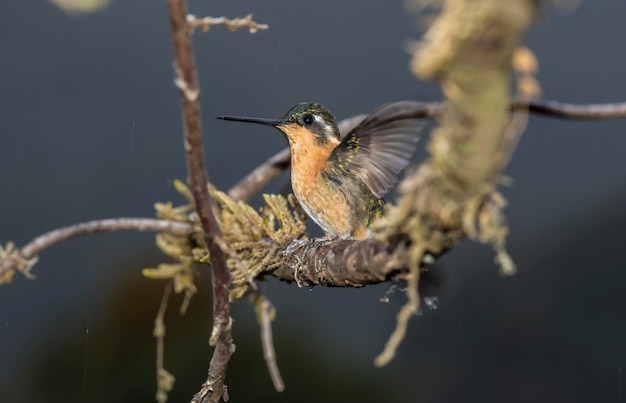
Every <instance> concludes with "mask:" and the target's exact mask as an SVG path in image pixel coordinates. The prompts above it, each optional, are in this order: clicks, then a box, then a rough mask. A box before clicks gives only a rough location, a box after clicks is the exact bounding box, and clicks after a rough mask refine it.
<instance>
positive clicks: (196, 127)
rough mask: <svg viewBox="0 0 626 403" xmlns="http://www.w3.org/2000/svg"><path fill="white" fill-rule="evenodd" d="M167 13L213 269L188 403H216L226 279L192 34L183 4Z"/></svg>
mask: <svg viewBox="0 0 626 403" xmlns="http://www.w3.org/2000/svg"><path fill="white" fill-rule="evenodd" d="M167 6H168V14H169V18H170V28H171V32H172V45H173V48H174V65H175V69H176V76H177V77H176V81H175V83H176V85H177V86H178V88H179V89H180V95H181V103H182V115H183V126H184V132H185V133H184V134H185V152H186V160H187V174H188V182H189V187H190V189H191V192H192V194H193V197H194V200H195V204H196V206H195V207H196V212H197V213H198V217H199V218H200V223H201V224H202V228H203V229H204V241H205V243H206V245H207V248H208V250H209V255H210V262H211V267H212V269H213V281H212V283H213V330H212V331H211V338H210V342H211V345H214V346H215V350H214V351H213V357H212V358H211V364H210V365H209V371H208V376H207V380H206V381H205V382H204V384H203V385H202V388H201V390H200V392H198V393H197V394H196V395H195V396H194V397H193V399H192V401H193V402H204V401H211V402H219V400H220V399H222V398H223V399H224V400H228V392H227V388H226V385H225V384H224V379H225V377H226V368H227V366H228V362H229V360H230V357H231V355H232V354H233V352H234V351H235V345H234V344H233V342H232V336H231V326H232V319H231V317H230V304H229V299H228V296H229V290H230V284H231V276H230V271H229V269H228V266H227V265H226V257H225V255H224V252H223V251H222V249H221V248H220V247H219V245H218V244H217V243H216V242H215V241H214V239H215V238H216V237H220V236H221V232H220V228H219V225H218V223H217V220H216V219H215V215H214V214H213V210H212V208H211V205H212V203H213V200H212V198H211V195H210V194H209V189H208V182H209V180H208V179H209V178H208V173H207V171H206V167H205V164H204V153H203V145H202V124H201V118H200V102H199V97H200V89H199V85H198V77H197V72H196V66H195V59H194V54H193V49H192V44H191V33H192V30H191V29H189V28H190V27H189V24H188V22H187V5H186V3H185V1H184V0H168V1H167Z"/></svg>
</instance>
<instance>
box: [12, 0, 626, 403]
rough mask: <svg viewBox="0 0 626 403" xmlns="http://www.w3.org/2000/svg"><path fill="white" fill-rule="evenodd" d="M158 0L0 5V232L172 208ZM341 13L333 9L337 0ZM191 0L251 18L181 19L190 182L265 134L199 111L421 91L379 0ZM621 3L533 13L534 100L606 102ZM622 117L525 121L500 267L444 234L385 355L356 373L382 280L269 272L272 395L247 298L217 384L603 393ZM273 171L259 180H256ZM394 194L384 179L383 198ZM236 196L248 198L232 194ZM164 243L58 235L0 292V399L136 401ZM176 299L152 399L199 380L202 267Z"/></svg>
mask: <svg viewBox="0 0 626 403" xmlns="http://www.w3.org/2000/svg"><path fill="white" fill-rule="evenodd" d="M164 3H165V2H163V1H161V2H154V1H114V2H113V3H112V4H111V5H110V6H109V7H107V8H105V9H104V10H102V11H101V12H99V13H95V14H91V15H86V16H82V17H79V16H69V15H67V14H65V13H63V12H62V11H60V10H59V9H57V8H56V7H54V6H53V5H51V4H50V3H48V2H46V1H41V0H38V1H20V2H8V1H5V2H2V3H1V4H0V55H2V56H1V62H0V189H1V191H0V243H3V244H4V243H6V242H7V241H9V240H12V241H14V242H16V243H17V244H18V245H23V244H24V243H26V242H28V241H29V240H31V239H32V238H33V237H34V236H36V235H39V234H41V233H43V232H45V231H48V230H50V229H53V228H56V227H59V226H65V225H69V224H73V223H77V222H80V221H86V220H90V219H96V218H109V217H118V216H138V217H150V216H153V204H154V203H155V202H156V201H167V200H171V201H174V202H176V203H180V202H182V199H181V197H180V196H179V195H178V194H177V193H176V192H175V191H174V190H173V187H172V181H173V180H174V179H184V178H185V176H186V173H185V163H184V155H183V147H182V137H181V120H180V110H179V97H178V93H177V90H176V88H175V87H174V85H173V84H172V82H173V77H174V75H173V69H172V51H171V43H170V37H169V25H168V19H167V16H166V11H165V4H164ZM357 4H358V6H357V8H355V5H357ZM190 12H192V13H194V14H196V15H198V16H204V15H212V16H221V15H225V16H228V17H236V16H244V15H246V14H248V13H250V12H252V13H254V18H255V20H256V21H258V22H261V23H267V24H269V25H270V29H269V30H268V31H262V32H259V33H258V34H256V35H250V34H248V33H247V32H246V31H239V32H236V33H231V32H229V31H228V30H227V29H225V28H224V27H214V28H212V29H211V30H210V31H209V32H208V33H207V34H202V33H200V32H197V33H196V35H195V36H194V41H195V45H196V47H195V50H196V56H197V63H198V69H199V75H200V80H201V82H202V91H203V93H202V95H203V99H202V108H203V113H204V116H205V120H204V133H205V141H206V157H207V160H208V168H209V172H210V177H211V180H212V182H213V183H214V184H215V185H216V186H217V187H218V188H220V189H228V188H229V187H230V186H231V185H233V184H234V183H235V182H236V181H237V180H238V179H239V178H241V177H242V176H243V175H245V174H246V173H247V172H249V171H250V170H251V169H252V168H254V167H255V166H256V165H257V164H259V163H260V162H262V161H264V160H265V159H266V158H268V157H269V156H270V155H272V154H273V153H274V152H276V151H277V150H279V149H281V148H282V147H284V146H285V145H286V141H285V139H284V138H283V136H281V135H280V134H279V133H278V132H277V131H274V130H271V129H269V128H267V127H253V126H248V125H243V124H241V125H238V124H232V123H230V124H229V123H227V122H220V121H216V120H214V119H211V117H213V116H218V115H223V114H233V115H250V116H262V117H278V116H281V115H282V114H283V113H284V112H285V111H286V110H287V109H289V108H290V107H291V106H292V105H293V104H295V103H297V102H301V101H318V102H322V103H324V104H325V105H326V106H328V107H329V108H330V109H331V110H332V111H333V112H334V113H335V114H336V115H337V116H338V117H339V118H343V117H348V116H351V115H354V114H358V113H363V112H367V111H370V110H372V109H373V108H375V107H377V106H379V105H381V104H383V103H386V102H389V101H393V100H397V99H402V98H413V99H419V100H424V101H433V100H439V99H441V95H440V92H439V90H438V88H437V86H436V85H434V84H433V83H424V82H420V81H418V80H416V79H415V78H414V77H413V76H412V75H411V74H410V72H409V71H408V68H407V65H408V61H409V56H408V55H407V54H406V52H405V51H404V46H405V44H406V43H407V41H408V40H410V39H417V38H419V35H420V31H419V30H418V29H416V28H417V27H416V24H415V19H414V17H412V16H410V15H408V14H406V13H405V11H404V9H403V4H402V2H400V1H396V2H388V1H361V2H358V3H355V2H335V1H318V2H292V1H288V0H268V1H265V2H262V3H260V2H256V1H237V2H227V1H211V2H209V1H200V0H194V1H191V2H190ZM624 15H626V2H623V1H615V0H595V1H583V2H581V4H580V6H579V7H578V9H577V10H576V11H575V12H566V11H563V10H560V11H559V10H556V9H553V8H548V9H547V10H546V12H545V13H544V14H543V15H542V16H541V17H540V18H539V20H538V22H537V23H536V25H535V27H534V28H533V29H532V31H531V32H530V33H529V35H528V38H527V41H526V43H527V45H528V46H529V47H530V48H531V49H532V50H533V51H534V52H536V54H537V56H538V58H539V61H540V69H541V71H540V73H539V79H540V81H541V84H542V86H543V89H544V97H545V98H546V99H552V100H559V101H563V102H573V103H594V102H595V103H598V102H617V101H626V76H625V74H624V72H625V71H626V51H625V50H624V44H623V41H624V38H626V25H625V24H624V23H623V19H624ZM624 150H626V121H624V120H623V121H606V122H574V121H565V120H558V119H548V118H544V117H538V116H533V117H532V118H531V121H530V126H529V128H528V130H527V131H526V133H525V134H524V136H523V137H522V139H521V142H520V144H519V147H518V149H517V153H516V154H515V156H514V158H513V160H512V161H511V163H510V165H509V167H508V168H507V171H506V173H507V174H508V175H510V176H511V177H512V178H513V184H512V186H510V187H507V188H503V189H502V191H503V193H504V195H505V196H506V197H507V199H508V200H509V207H508V208H507V209H506V212H507V215H508V218H509V224H510V228H511V234H510V236H509V241H508V248H509V252H510V254H511V255H512V257H513V258H514V260H515V261H516V263H517V266H518V269H519V272H518V274H517V275H516V276H513V277H509V278H502V277H500V276H499V275H498V269H497V267H496V266H495V264H494V263H493V257H494V255H493V252H492V251H491V250H490V249H489V248H488V247H486V246H484V245H480V244H477V243H474V242H471V241H466V242H464V243H463V244H462V245H460V246H459V247H458V248H456V249H454V250H453V251H452V252H450V253H449V254H447V255H446V256H445V257H443V258H442V259H440V260H439V261H438V262H437V264H436V267H435V270H436V271H437V272H438V273H439V274H441V275H442V276H443V277H445V279H446V281H445V284H444V285H443V287H442V288H441V289H440V290H439V292H440V295H439V305H438V309H436V310H428V311H425V312H424V313H423V314H422V315H419V316H416V317H415V318H413V319H412V320H411V322H410V326H409V330H408V334H407V338H406V339H405V341H404V342H403V344H402V345H401V347H400V350H399V351H398V355H397V357H396V359H395V360H394V361H393V362H392V363H391V364H390V365H389V366H387V367H385V368H382V369H378V368H375V367H374V366H373V358H374V357H375V355H377V354H378V353H379V352H380V351H381V350H382V348H383V346H384V343H385V341H386V340H387V337H388V336H389V334H390V332H391V331H392V330H393V327H394V324H395V314H396V312H397V311H398V309H399V308H400V306H401V305H402V304H403V302H404V300H405V299H404V296H403V294H402V293H398V292H396V293H395V294H392V295H391V297H390V301H389V302H388V303H382V302H380V301H379V299H380V298H381V297H382V296H383V295H384V294H385V292H386V291H387V290H388V289H389V286H390V285H389V284H384V285H380V286H375V287H367V288H365V289H360V290H344V289H325V288H321V287H317V288H314V289H305V288H298V287H296V286H295V285H293V284H291V285H289V284H285V283H281V282H279V281H277V280H275V279H270V280H269V281H268V282H267V284H265V285H264V288H265V291H266V292H267V294H268V295H269V297H270V298H271V299H272V301H273V302H274V304H275V305H276V307H277V309H278V315H277V318H276V321H275V322H274V334H275V345H276V351H277V354H278V364H279V367H280V369H281V371H282V375H283V378H284V380H285V382H286V385H287V387H286V390H285V392H283V393H277V392H275V391H274V390H273V387H272V384H271V382H270V379H269V376H268V374H267V370H266V368H265V363H264V361H263V356H262V350H261V344H260V340H259V330H258V326H257V323H256V318H255V316H254V313H253V309H252V307H251V306H250V304H249V303H248V302H247V301H246V300H241V301H238V302H236V303H235V304H234V305H233V317H234V319H235V323H234V330H233V336H234V339H235V343H236V345H237V351H236V353H235V354H234V356H233V359H232V361H231V363H230V366H229V371H228V377H227V384H228V386H229V389H230V396H231V400H232V401H235V402H242V401H243V402H245V401H272V402H321V401H324V402H344V401H360V402H383V401H385V402H409V401H411V402H457V401H461V400H462V401H466V402H501V401H507V402H552V401H567V402H621V401H626V384H625V378H626V375H624V374H623V367H624V364H626V271H625V269H626V257H625V255H624V251H625V250H626V213H625V212H624V209H625V207H624V206H625V205H626V204H625V202H626V186H624V185H625V184H626V162H625V160H624ZM287 175H288V174H285V175H283V176H282V177H281V178H280V179H279V180H277V181H275V182H273V183H272V185H271V186H269V187H268V188H267V189H266V191H268V192H276V191H279V190H280V189H281V188H282V187H283V186H284V184H285V182H286V180H287V178H288V176H287ZM391 198H393V196H392V197H391ZM253 202H254V203H255V204H257V205H258V204H259V203H260V200H259V198H256V199H254V200H253ZM162 261H166V258H165V257H164V256H163V255H162V254H161V253H160V252H159V251H158V250H157V248H156V247H155V246H154V238H153V235H152V234H141V233H113V234H102V235H94V236H89V237H83V238H80V239H74V240H71V241H68V242H64V243H62V244H60V245H58V246H55V247H53V248H52V249H49V250H47V251H45V252H44V253H42V254H41V255H40V262H39V263H38V264H37V266H36V267H35V269H34V274H36V276H37V280H36V281H30V280H26V279H24V278H23V277H21V276H18V277H17V279H16V280H15V281H14V282H13V283H12V284H9V285H3V286H1V287H0V394H1V396H2V398H1V399H0V400H2V401H3V402H87V401H89V402H91V401H93V402H115V401H120V402H124V401H142V402H143V401H145V402H149V401H153V399H154V394H155V382H156V381H155V341H154V339H153V337H152V328H153V322H154V316H155V314H156V312H157V310H158V304H159V301H160V298H161V295H162V291H163V288H164V286H165V283H163V282H159V281H153V280H148V279H145V278H143V277H142V276H141V269H142V268H144V267H151V266H154V265H156V264H158V263H160V262H162ZM198 286H199V292H198V294H197V296H196V297H195V298H194V299H193V300H192V303H191V306H190V308H189V311H188V313H187V314H186V315H185V316H180V315H179V314H178V308H179V306H180V303H181V301H182V298H181V297H180V296H175V297H172V298H171V301H170V307H169V310H168V313H167V316H166V326H167V336H166V339H165V347H166V352H165V367H166V369H168V370H169V371H170V372H172V373H173V374H174V375H175V376H176V378H177V379H176V383H175V385H174V390H173V392H172V393H171V395H170V401H172V402H183V401H188V400H189V399H190V398H191V396H192V395H193V394H194V393H195V392H196V391H197V390H198V388H199V385H200V384H201V383H202V382H203V380H204V379H205V378H206V370H207V368H208V363H209V359H210V356H211V348H210V347H209V345H208V338H209V332H210V327H211V323H210V317H211V301H210V287H209V275H208V273H206V272H204V273H203V274H202V277H201V278H200V279H199V281H198Z"/></svg>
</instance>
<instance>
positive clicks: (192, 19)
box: [187, 14, 269, 34]
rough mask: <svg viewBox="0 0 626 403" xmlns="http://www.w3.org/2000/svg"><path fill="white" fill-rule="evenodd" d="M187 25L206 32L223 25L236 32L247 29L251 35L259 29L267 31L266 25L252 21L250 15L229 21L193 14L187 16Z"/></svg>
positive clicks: (227, 19) (223, 18) (224, 18)
mask: <svg viewBox="0 0 626 403" xmlns="http://www.w3.org/2000/svg"><path fill="white" fill-rule="evenodd" d="M187 23H188V24H189V26H191V27H192V28H201V29H202V30H203V31H205V32H206V31H208V30H209V28H211V27H212V26H213V25H225V26H226V28H228V29H229V30H231V31H236V30H238V29H241V28H248V30H249V31H250V33H251V34H254V33H256V32H257V31H258V30H260V29H268V28H269V26H268V25H267V24H259V23H257V22H255V21H253V20H252V14H248V15H246V16H245V17H244V18H233V19H229V18H226V17H204V18H197V17H196V16H195V15H193V14H188V15H187Z"/></svg>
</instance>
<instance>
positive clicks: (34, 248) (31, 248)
mask: <svg viewBox="0 0 626 403" xmlns="http://www.w3.org/2000/svg"><path fill="white" fill-rule="evenodd" d="M112 231H143V232H173V233H181V234H189V233H191V232H192V231H193V226H192V225H190V224H186V223H182V222H177V221H168V220H159V219H156V218H111V219H106V220H94V221H87V222H83V223H79V224H74V225H70V226H68V227H64V228H58V229H55V230H52V231H50V232H46V233H45V234H42V235H39V236H38V237H36V238H35V239H33V240H32V241H30V242H29V243H27V244H26V245H25V246H24V247H23V248H21V249H15V250H13V251H12V252H10V256H7V257H6V258H4V259H2V260H1V261H0V279H3V278H5V276H6V275H7V274H8V272H9V271H11V270H13V269H14V268H15V267H16V265H18V264H20V263H22V262H24V261H25V260H28V259H32V258H34V257H35V256H36V255H37V254H39V253H40V252H41V251H43V250H44V249H47V248H49V247H51V246H53V245H55V244H57V243H59V242H62V241H65V240H67V239H70V238H75V237H78V236H81V235H89V234H94V233H97V232H112ZM8 249H9V248H8ZM0 283H1V281H0Z"/></svg>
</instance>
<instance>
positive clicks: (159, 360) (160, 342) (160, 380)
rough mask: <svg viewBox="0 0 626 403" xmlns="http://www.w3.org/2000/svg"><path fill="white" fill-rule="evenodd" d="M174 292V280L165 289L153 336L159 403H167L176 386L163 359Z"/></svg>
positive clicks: (157, 398) (155, 320)
mask: <svg viewBox="0 0 626 403" xmlns="http://www.w3.org/2000/svg"><path fill="white" fill-rule="evenodd" d="M171 292H172V282H171V281H169V282H168V283H167V285H166V286H165V289H164V290H163V297H162V298H161V304H160V305H159V312H158V313H157V316H156V318H155V319H154V331H153V333H152V334H153V336H154V338H155V339H156V342H157V353H156V380H157V394H156V400H157V402H159V403H165V402H166V401H167V394H168V393H169V391H171V390H172V387H173V386H174V380H175V379H174V376H173V375H172V374H170V373H169V372H168V371H167V370H166V369H165V367H164V366H163V359H164V355H165V311H166V309H167V302H168V301H169V298H170V294H171Z"/></svg>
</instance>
